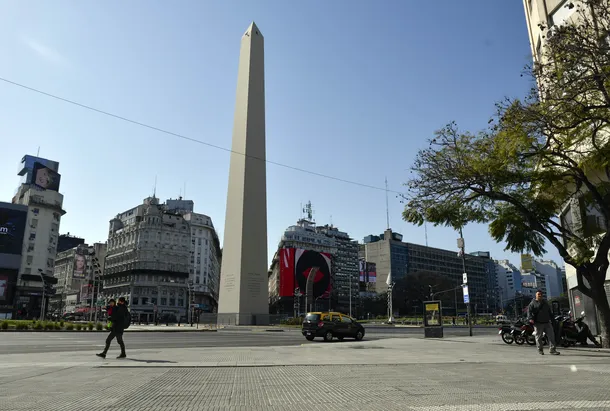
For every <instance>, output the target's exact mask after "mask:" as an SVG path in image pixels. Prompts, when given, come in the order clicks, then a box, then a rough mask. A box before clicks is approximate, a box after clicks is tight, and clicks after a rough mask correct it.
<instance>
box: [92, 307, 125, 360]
mask: <svg viewBox="0 0 610 411" xmlns="http://www.w3.org/2000/svg"><path fill="white" fill-rule="evenodd" d="M109 323H110V324H112V325H111V327H110V334H108V338H106V346H105V347H104V351H102V352H101V353H99V354H96V355H97V356H98V357H101V358H106V354H107V353H108V349H109V348H110V343H111V342H112V340H114V339H115V338H116V341H117V343H119V346H120V347H121V354H120V355H119V356H118V357H117V358H119V359H120V358H126V357H127V354H126V353H125V342H124V341H123V332H124V331H125V330H126V329H127V328H129V325H130V324H131V314H130V313H129V310H128V309H127V304H126V302H125V297H120V298H119V300H118V302H117V305H116V306H115V307H113V309H112V313H111V314H110V318H109Z"/></svg>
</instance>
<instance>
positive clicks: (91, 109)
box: [0, 77, 404, 195]
mask: <svg viewBox="0 0 610 411" xmlns="http://www.w3.org/2000/svg"><path fill="white" fill-rule="evenodd" d="M0 80H1V81H3V82H5V83H7V84H10V85H13V86H16V87H20V88H22V89H24V90H28V91H32V92H34V93H38V94H41V95H43V96H47V97H50V98H53V99H56V100H59V101H62V102H64V103H68V104H72V105H74V106H77V107H80V108H83V109H86V110H90V111H93V112H96V113H98V114H102V115H105V116H108V117H112V118H115V119H117V120H121V121H125V122H127V123H131V124H135V125H137V126H140V127H144V128H147V129H149V130H154V131H157V132H159V133H163V134H167V135H170V136H173V137H176V138H181V139H183V140H186V141H190V142H192V143H197V144H201V145H204V146H207V147H211V148H215V149H217V150H222V151H225V152H228V153H232V154H238V155H242V156H244V157H248V158H253V159H255V160H259V161H264V162H266V163H268V164H273V165H275V166H279V167H283V168H287V169H290V170H294V171H298V172H301V173H305V174H310V175H314V176H317V177H322V178H326V179H329V180H334V181H339V182H342V183H346V184H351V185H355V186H359V187H364V188H370V189H373V190H379V191H386V192H389V193H393V194H398V195H404V193H401V192H399V191H395V190H388V189H387V188H384V187H378V186H374V185H370V184H365V183H360V182H358V181H353V180H347V179H344V178H340V177H335V176H331V175H328V174H323V173H318V172H316V171H311V170H306V169H303V168H300V167H295V166H291V165H289V164H284V163H280V162H277V161H272V160H267V159H262V158H260V157H257V156H252V155H249V154H246V153H242V152H239V151H235V150H233V149H230V148H226V147H222V146H219V145H216V144H212V143H209V142H207V141H203V140H198V139H196V138H192V137H188V136H185V135H183V134H179V133H175V132H173V131H169V130H165V129H162V128H159V127H155V126H152V125H150V124H146V123H143V122H141V121H137V120H132V119H130V118H127V117H124V116H121V115H118V114H114V113H111V112H109V111H105V110H100V109H98V108H95V107H93V106H89V105H87V104H83V103H79V102H77V101H74V100H70V99H68V98H65V97H61V96H58V95H56V94H52V93H48V92H46V91H43V90H40V89H37V88H34V87H30V86H26V85H25V84H21V83H18V82H16V81H12V80H9V79H6V78H3V77H0Z"/></svg>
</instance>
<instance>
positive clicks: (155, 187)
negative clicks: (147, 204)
mask: <svg viewBox="0 0 610 411" xmlns="http://www.w3.org/2000/svg"><path fill="white" fill-rule="evenodd" d="M153 197H157V176H155V185H154V186H153Z"/></svg>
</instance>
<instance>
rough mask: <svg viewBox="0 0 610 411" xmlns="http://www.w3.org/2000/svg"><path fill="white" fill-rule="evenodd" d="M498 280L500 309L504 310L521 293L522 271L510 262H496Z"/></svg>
mask: <svg viewBox="0 0 610 411" xmlns="http://www.w3.org/2000/svg"><path fill="white" fill-rule="evenodd" d="M495 268H496V278H497V282H498V298H499V300H500V307H501V308H502V309H504V307H506V305H507V304H508V303H510V301H512V300H514V299H515V297H517V295H518V294H519V293H520V292H521V283H522V279H521V271H519V269H518V268H517V267H516V266H515V265H513V264H512V263H511V262H510V261H508V260H496V261H495Z"/></svg>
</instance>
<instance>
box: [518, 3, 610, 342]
mask: <svg viewBox="0 0 610 411" xmlns="http://www.w3.org/2000/svg"><path fill="white" fill-rule="evenodd" d="M599 4H601V5H602V6H605V7H606V8H607V4H606V2H599ZM582 5H584V3H583V1H582V0H523V6H524V11H525V20H526V23H527V28H528V35H529V41H530V46H531V50H532V56H533V60H534V62H541V63H545V62H546V58H547V56H545V53H544V50H545V47H546V45H547V41H548V40H549V38H551V37H552V36H553V35H554V33H556V32H557V28H559V27H561V26H563V25H566V24H570V23H576V24H578V22H579V21H580V19H581V15H580V14H579V12H578V11H579V9H582V10H583V11H584V14H583V15H585V16H586V15H589V13H590V9H589V8H588V7H586V6H585V7H584V8H580V7H576V6H582ZM596 25H597V24H596ZM597 27H603V26H600V25H597ZM579 63H580V62H579ZM592 65H593V64H592V62H588V63H586V65H585V67H591V66H592ZM587 82H588V83H591V82H592V80H591V79H590V78H589V80H587ZM585 87H588V86H586V85H585ZM587 90H588V92H587V96H588V97H587V98H589V97H591V98H595V94H594V93H595V90H590V89H587ZM559 91H560V90H558V92H559ZM600 94H601V93H600ZM541 97H542V98H544V97H545V96H541ZM590 101H594V100H590ZM603 132H604V130H603V129H602V130H598V133H597V134H598V136H599V135H602V133H603ZM578 151H579V148H578V147H573V148H571V152H572V153H574V152H576V153H577V155H578V161H582V155H579V154H584V153H585V151H584V150H583V152H582V153H578ZM600 171H601V172H600ZM590 173H591V174H592V175H593V178H592V179H591V180H592V181H599V180H601V181H602V182H605V183H607V182H608V177H607V175H606V173H605V172H603V170H591V171H590ZM558 214H560V221H561V224H562V226H564V227H570V228H576V229H577V230H579V231H581V233H582V232H584V231H589V232H590V233H591V234H588V235H589V236H594V235H596V234H595V233H598V232H600V231H601V232H606V231H607V229H608V224H610V222H608V221H607V219H605V218H603V216H602V215H601V213H600V212H599V211H598V210H595V209H594V208H593V207H588V208H587V207H585V206H584V204H583V202H582V201H581V200H580V199H572V200H571V201H569V202H567V203H566V204H565V205H564V206H563V207H562V209H561V210H558ZM579 225H580V226H581V228H578V226H579ZM586 235H587V234H586ZM565 270H566V289H567V292H568V297H569V299H570V305H571V309H572V311H573V312H577V313H580V312H581V311H585V314H586V318H585V322H587V324H588V325H589V327H590V328H591V329H592V332H593V333H596V332H598V326H597V309H596V307H595V305H594V303H593V301H592V300H591V299H590V298H589V297H587V296H586V295H584V294H583V293H582V292H581V291H579V290H578V288H577V285H578V282H577V276H576V269H575V268H574V267H572V266H570V265H566V267H565ZM605 290H606V295H607V296H608V299H610V269H609V270H607V272H606V279H605Z"/></svg>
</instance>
